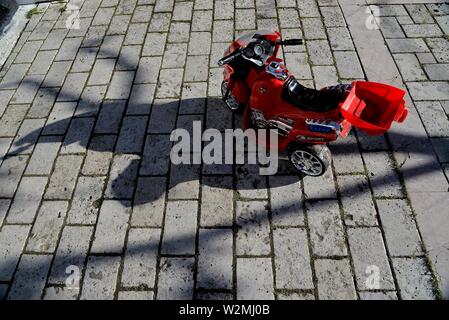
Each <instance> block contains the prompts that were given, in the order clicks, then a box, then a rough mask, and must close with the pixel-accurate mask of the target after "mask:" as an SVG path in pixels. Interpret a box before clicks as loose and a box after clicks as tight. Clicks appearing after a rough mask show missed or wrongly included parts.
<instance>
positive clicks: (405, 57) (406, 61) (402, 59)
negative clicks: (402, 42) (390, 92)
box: [393, 53, 427, 81]
mask: <svg viewBox="0 0 449 320" xmlns="http://www.w3.org/2000/svg"><path fill="white" fill-rule="evenodd" d="M393 57H394V59H395V60H396V63H397V65H398V67H399V70H400V71H401V74H402V78H403V79H404V80H405V81H417V80H427V77H426V75H425V73H424V71H423V70H422V68H421V66H420V63H419V61H418V59H417V58H416V56H415V55H414V54H411V53H405V54H395V55H393Z"/></svg>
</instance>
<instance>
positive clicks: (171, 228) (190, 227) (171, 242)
mask: <svg viewBox="0 0 449 320" xmlns="http://www.w3.org/2000/svg"><path fill="white" fill-rule="evenodd" d="M197 211H198V202H197V201H172V202H168V203H167V210H166V213H165V228H164V236H163V239H162V252H163V253H165V254H194V253H195V235H196V228H197Z"/></svg>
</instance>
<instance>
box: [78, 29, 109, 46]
mask: <svg viewBox="0 0 449 320" xmlns="http://www.w3.org/2000/svg"><path fill="white" fill-rule="evenodd" d="M106 29H107V26H92V27H90V28H89V30H87V33H86V36H85V38H84V41H83V43H82V46H83V47H98V46H100V45H101V43H102V42H103V37H104V35H105V34H106Z"/></svg>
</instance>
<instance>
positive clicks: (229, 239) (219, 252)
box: [197, 228, 233, 289]
mask: <svg viewBox="0 0 449 320" xmlns="http://www.w3.org/2000/svg"><path fill="white" fill-rule="evenodd" d="M198 237H199V238H198V270H197V287H198V288H206V289H213V288H217V289H232V278H233V276H232V275H233V270H232V264H233V253H232V247H233V235H232V229H221V228H220V229H200V230H199V236H198Z"/></svg>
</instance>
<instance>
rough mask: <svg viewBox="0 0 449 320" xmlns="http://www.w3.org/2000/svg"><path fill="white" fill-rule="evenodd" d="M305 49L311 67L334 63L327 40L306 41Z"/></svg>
mask: <svg viewBox="0 0 449 320" xmlns="http://www.w3.org/2000/svg"><path fill="white" fill-rule="evenodd" d="M307 48H308V50H309V55H310V60H311V62H312V64H313V65H331V64H333V63H334V61H333V59H332V53H331V49H330V47H329V43H328V42H327V40H311V41H307Z"/></svg>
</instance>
